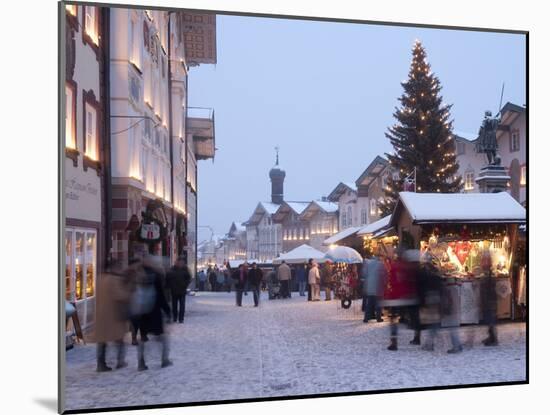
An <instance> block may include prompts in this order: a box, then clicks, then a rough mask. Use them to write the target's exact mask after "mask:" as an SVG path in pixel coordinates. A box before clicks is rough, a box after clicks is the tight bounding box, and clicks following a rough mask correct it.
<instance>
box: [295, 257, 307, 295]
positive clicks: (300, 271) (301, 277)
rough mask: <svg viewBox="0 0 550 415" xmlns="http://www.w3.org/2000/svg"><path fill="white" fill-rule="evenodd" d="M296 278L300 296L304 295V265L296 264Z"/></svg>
mask: <svg viewBox="0 0 550 415" xmlns="http://www.w3.org/2000/svg"><path fill="white" fill-rule="evenodd" d="M296 279H297V280H298V291H299V292H300V296H301V297H305V290H306V269H305V265H302V264H300V265H298V266H297V269H296Z"/></svg>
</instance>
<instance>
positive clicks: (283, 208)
mask: <svg viewBox="0 0 550 415" xmlns="http://www.w3.org/2000/svg"><path fill="white" fill-rule="evenodd" d="M309 204H310V202H283V203H281V204H280V205H279V208H278V209H277V210H276V211H275V213H274V214H273V220H275V221H282V220H283V219H284V217H285V216H286V215H287V214H289V213H290V212H294V213H296V214H297V215H300V214H301V213H302V212H303V211H304V210H305V209H306V208H307V207H308V205H309Z"/></svg>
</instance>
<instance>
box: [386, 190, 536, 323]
mask: <svg viewBox="0 0 550 415" xmlns="http://www.w3.org/2000/svg"><path fill="white" fill-rule="evenodd" d="M524 222H525V209H524V208H523V207H522V206H521V205H520V204H519V203H518V202H517V201H516V200H514V199H513V198H512V197H511V196H510V195H509V194H508V193H506V192H502V193H478V194H440V193H411V192H401V193H400V194H399V201H398V203H397V206H396V208H395V210H394V213H393V215H392V217H391V220H390V223H389V224H390V226H395V228H396V230H397V234H398V237H399V240H400V244H401V245H402V246H404V247H409V248H417V249H418V248H419V249H420V253H421V261H427V262H431V263H432V264H433V265H435V266H436V267H437V268H438V269H439V271H440V275H441V276H442V278H444V280H445V281H444V285H445V288H446V290H447V295H448V296H449V298H450V299H451V300H452V301H451V304H452V306H453V308H454V312H453V313H451V314H450V316H449V317H448V318H447V319H446V320H445V321H442V325H443V326H456V325H459V324H476V323H479V322H480V320H481V312H480V286H481V279H482V278H483V277H491V278H496V281H495V287H496V294H497V318H501V319H503V318H512V316H513V313H514V309H515V307H516V305H517V302H516V301H513V299H514V298H517V296H514V294H515V293H514V291H515V290H516V287H517V286H518V284H517V281H518V279H519V277H520V276H519V274H518V273H517V272H514V271H513V267H512V264H513V261H514V256H515V255H516V252H517V250H516V247H517V238H518V225H519V224H521V223H524Z"/></svg>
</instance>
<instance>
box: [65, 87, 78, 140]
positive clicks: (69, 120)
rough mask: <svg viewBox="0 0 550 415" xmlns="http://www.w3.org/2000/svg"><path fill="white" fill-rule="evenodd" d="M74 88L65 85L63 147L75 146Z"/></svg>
mask: <svg viewBox="0 0 550 415" xmlns="http://www.w3.org/2000/svg"><path fill="white" fill-rule="evenodd" d="M75 90H76V89H75V88H74V87H73V86H72V85H70V84H66V85H65V147H68V148H76V134H75V131H76V130H75V127H76V99H75V95H76V94H75Z"/></svg>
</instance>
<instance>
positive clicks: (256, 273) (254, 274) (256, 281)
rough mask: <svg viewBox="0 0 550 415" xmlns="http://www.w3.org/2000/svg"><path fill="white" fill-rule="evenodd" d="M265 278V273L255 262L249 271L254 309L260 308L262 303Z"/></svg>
mask: <svg viewBox="0 0 550 415" xmlns="http://www.w3.org/2000/svg"><path fill="white" fill-rule="evenodd" d="M263 278H264V273H263V272H262V270H261V269H260V268H258V266H257V265H256V263H255V262H253V263H252V268H250V270H249V271H248V281H249V284H250V287H251V288H252V295H253V296H254V307H258V304H259V303H260V285H261V284H262V280H263Z"/></svg>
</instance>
